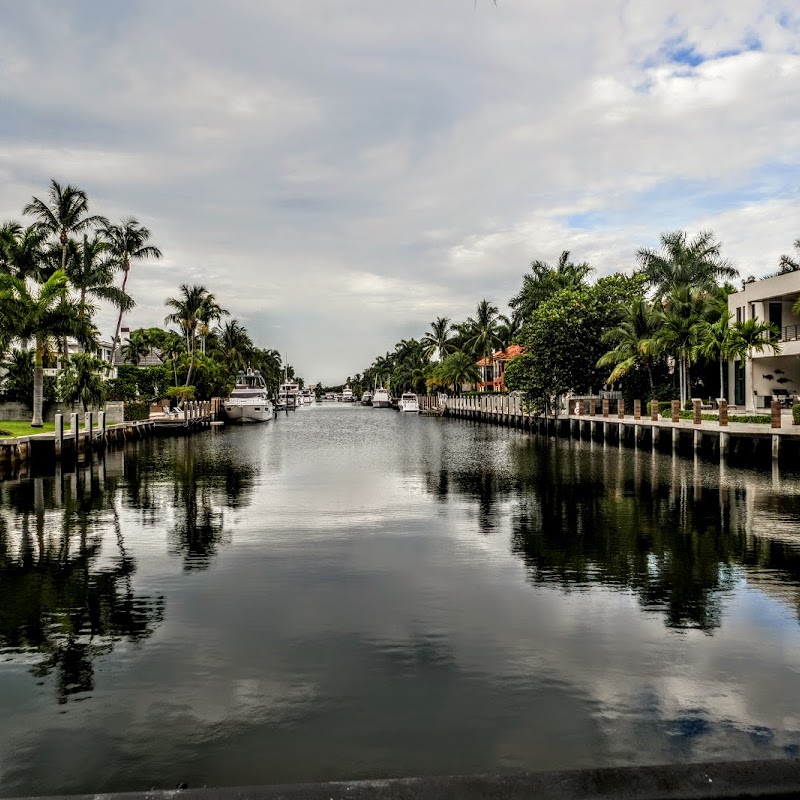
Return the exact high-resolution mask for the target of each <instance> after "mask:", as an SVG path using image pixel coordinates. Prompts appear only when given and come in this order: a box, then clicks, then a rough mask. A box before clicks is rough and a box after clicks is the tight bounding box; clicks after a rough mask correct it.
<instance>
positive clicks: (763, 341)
mask: <svg viewBox="0 0 800 800" xmlns="http://www.w3.org/2000/svg"><path fill="white" fill-rule="evenodd" d="M780 335H781V332H780V331H779V330H778V328H777V326H775V325H773V324H772V323H771V322H762V321H761V320H758V319H747V320H744V321H743V322H735V323H734V324H733V329H732V335H731V344H730V351H729V352H730V355H731V357H732V358H739V359H742V360H744V359H746V360H747V369H748V372H749V374H750V392H749V393H748V395H747V396H746V397H745V407H746V408H747V410H748V411H755V402H754V400H753V397H754V394H753V353H763V352H764V351H765V350H768V349H769V350H772V352H773V354H774V355H776V356H777V355H780V352H781V345H780V342H778V338H779V337H780Z"/></svg>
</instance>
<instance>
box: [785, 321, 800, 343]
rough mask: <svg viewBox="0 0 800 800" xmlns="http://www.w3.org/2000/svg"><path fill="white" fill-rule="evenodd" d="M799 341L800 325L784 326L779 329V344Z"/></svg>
mask: <svg viewBox="0 0 800 800" xmlns="http://www.w3.org/2000/svg"><path fill="white" fill-rule="evenodd" d="M797 339H800V325H784V326H783V327H782V328H781V338H780V341H781V342H794V341H796V340H797Z"/></svg>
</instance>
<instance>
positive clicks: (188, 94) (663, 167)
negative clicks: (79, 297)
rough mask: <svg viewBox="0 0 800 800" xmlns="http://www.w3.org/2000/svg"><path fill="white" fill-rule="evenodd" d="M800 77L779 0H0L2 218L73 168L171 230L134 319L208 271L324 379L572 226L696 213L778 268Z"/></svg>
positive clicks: (300, 368)
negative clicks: (1, 3)
mask: <svg viewBox="0 0 800 800" xmlns="http://www.w3.org/2000/svg"><path fill="white" fill-rule="evenodd" d="M799 88H800V4H798V3H796V2H795V1H794V0H785V1H784V0H703V2H702V3H698V2H696V0H692V1H691V2H683V1H682V0H677V1H672V2H669V3H666V2H660V3H654V2H641V0H571V2H569V3H556V2H549V3H544V2H534V1H533V0H498V2H497V4H496V5H495V4H494V3H493V2H492V0H402V2H399V1H397V0H395V1H392V0H383V2H380V3H376V2H374V0H314V1H313V2H312V0H294V2H276V1H273V0H264V2H257V0H228V1H227V2H226V3H224V4H223V3H212V2H206V0H170V2H168V3H164V2H159V1H157V0H156V1H154V2H149V1H148V0H140V1H139V2H130V3H125V4H123V3H109V2H106V0H97V1H96V2H89V1H84V2H82V1H81V0H75V1H74V2H71V3H68V4H67V3H62V4H56V3H52V2H35V0H34V1H32V2H26V3H8V4H6V5H5V7H4V13H3V22H2V27H0V220H6V219H12V218H13V219H19V218H21V210H22V207H23V206H24V205H25V203H26V202H28V201H29V199H30V198H31V197H32V196H34V195H36V196H44V195H45V194H46V192H47V187H48V184H49V181H50V179H51V178H55V179H56V180H58V181H60V182H62V183H71V184H73V185H77V186H80V187H81V188H83V189H85V190H86V191H87V193H88V195H89V198H90V203H91V210H92V212H93V213H102V214H104V215H106V216H108V217H110V218H111V219H112V220H115V219H119V218H121V217H122V216H127V215H133V216H135V217H136V218H138V219H139V220H140V221H141V222H142V223H143V224H145V225H146V226H147V227H148V228H150V230H151V232H152V242H153V243H154V244H156V245H157V246H158V247H160V248H161V250H162V251H163V254H164V255H163V258H162V259H161V260H160V261H158V262H151V263H147V262H143V263H141V264H137V265H136V266H135V268H134V269H133V270H132V271H131V276H130V279H129V290H130V291H131V293H132V294H133V295H134V297H135V299H136V302H137V306H136V308H135V309H134V310H133V311H132V312H131V313H130V314H129V315H128V316H127V317H126V320H125V324H127V325H129V326H130V327H131V328H136V327H141V326H150V325H159V324H163V321H164V316H165V314H166V313H167V312H166V309H165V308H164V300H165V299H166V298H167V297H170V296H175V295H176V294H177V292H178V287H179V286H180V284H182V283H189V284H203V285H205V286H207V287H208V288H209V289H210V290H211V291H212V292H214V294H215V296H216V298H217V300H218V301H219V303H220V304H221V305H222V306H223V307H224V308H226V309H227V310H228V311H230V312H231V314H232V315H233V316H234V317H236V318H237V319H239V320H240V321H241V322H242V323H243V324H244V325H245V326H246V327H247V329H248V330H249V331H250V333H251V335H252V336H253V339H254V340H255V342H256V343H257V344H258V345H260V346H263V347H274V348H277V349H278V350H280V351H281V352H282V353H284V354H285V355H286V356H287V357H288V359H289V361H290V362H291V363H292V364H293V365H294V366H295V367H296V370H297V372H298V374H300V375H302V376H303V377H304V378H305V379H306V381H317V380H321V381H323V382H325V383H340V382H342V381H343V380H344V379H345V378H346V377H347V376H349V375H352V374H354V373H357V372H360V371H362V370H363V369H364V368H365V367H367V366H369V364H370V363H371V362H372V360H373V359H374V357H375V356H377V355H382V354H384V353H385V352H386V351H387V350H392V349H393V348H394V345H395V343H396V342H397V341H399V340H400V339H401V338H407V337H411V336H416V337H420V336H421V335H422V334H423V333H424V332H425V330H426V329H427V328H428V326H429V323H430V322H431V321H432V320H434V319H435V318H436V317H438V316H447V317H451V318H452V319H454V320H462V319H464V318H465V317H466V316H468V315H470V314H471V313H473V311H474V308H475V306H476V304H477V302H478V301H479V300H481V299H482V298H487V299H489V300H491V301H493V302H495V303H496V304H498V305H499V306H500V307H501V310H504V307H505V305H506V303H507V302H508V299H509V298H510V297H511V296H512V295H513V294H514V293H515V292H516V291H517V290H518V288H519V285H520V283H521V276H522V275H523V274H524V273H525V272H526V271H527V270H528V269H529V266H528V265H529V263H530V262H531V261H532V260H534V259H542V260H545V261H548V262H551V263H552V262H555V261H556V260H557V258H558V256H559V254H560V252H561V251H562V250H570V251H571V253H572V255H573V257H574V258H575V259H576V260H581V261H583V260H587V261H589V262H590V263H591V264H592V265H593V266H594V268H595V270H596V275H604V274H608V273H610V272H614V271H617V270H627V271H630V270H631V269H632V268H634V267H635V265H636V251H637V249H638V248H640V247H643V246H647V247H653V246H657V245H658V237H659V234H660V233H661V232H664V231H669V230H676V229H682V230H686V231H688V232H689V233H695V232H697V231H699V230H703V229H711V230H713V231H714V232H715V233H716V234H717V235H718V237H719V239H720V240H721V241H722V242H723V252H724V254H725V255H726V256H728V257H729V258H730V259H732V260H733V261H734V263H735V264H736V266H737V267H738V268H739V270H740V272H741V274H742V276H743V277H744V276H748V275H755V276H757V277H758V276H762V275H765V274H768V273H770V272H774V271H775V270H776V269H777V265H778V261H779V258H780V255H781V254H782V253H790V252H792V243H793V242H794V241H795V239H797V238H798V237H800V181H798V178H800V91H798V89H799ZM114 321H115V319H114V315H113V313H112V312H111V310H110V309H102V310H101V313H100V314H99V316H98V323H99V325H100V327H101V332H102V333H103V334H104V336H105V337H106V338H110V336H111V334H112V333H113V325H114Z"/></svg>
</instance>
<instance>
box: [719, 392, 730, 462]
mask: <svg viewBox="0 0 800 800" xmlns="http://www.w3.org/2000/svg"><path fill="white" fill-rule="evenodd" d="M727 424H728V401H727V400H725V399H724V398H723V399H721V400H720V401H719V426H720V428H724V427H726V426H727ZM720 450H722V448H721V447H720Z"/></svg>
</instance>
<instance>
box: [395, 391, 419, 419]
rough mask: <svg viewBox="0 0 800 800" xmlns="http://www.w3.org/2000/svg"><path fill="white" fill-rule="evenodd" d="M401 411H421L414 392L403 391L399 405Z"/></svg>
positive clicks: (415, 412) (416, 412)
mask: <svg viewBox="0 0 800 800" xmlns="http://www.w3.org/2000/svg"><path fill="white" fill-rule="evenodd" d="M397 408H398V410H400V411H409V412H411V413H413V414H418V413H419V400H418V399H417V396H416V395H415V394H414V393H413V392H403V394H402V395H401V396H400V402H399V403H398V406H397Z"/></svg>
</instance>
